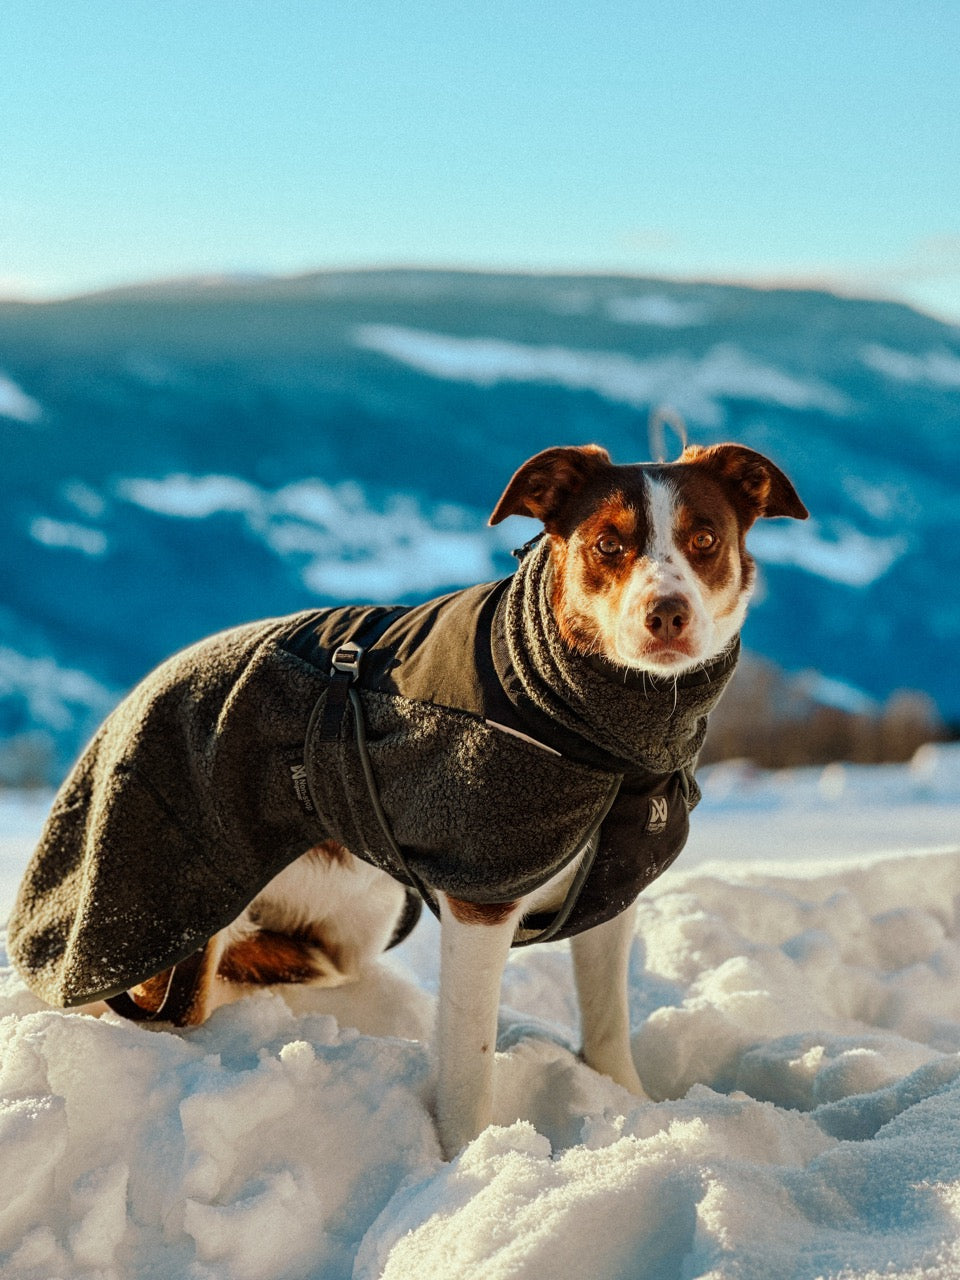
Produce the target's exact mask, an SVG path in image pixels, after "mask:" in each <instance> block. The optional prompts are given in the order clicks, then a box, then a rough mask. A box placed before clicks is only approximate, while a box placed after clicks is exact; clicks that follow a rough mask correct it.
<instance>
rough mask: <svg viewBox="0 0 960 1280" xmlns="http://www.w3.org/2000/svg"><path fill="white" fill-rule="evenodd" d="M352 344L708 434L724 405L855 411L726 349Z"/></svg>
mask: <svg viewBox="0 0 960 1280" xmlns="http://www.w3.org/2000/svg"><path fill="white" fill-rule="evenodd" d="M354 340H355V342H356V343H357V345H358V346H360V347H364V348H366V349H368V350H370V351H376V352H379V353H380V354H381V355H385V356H387V357H389V358H390V359H392V360H397V361H400V362H401V363H402V364H406V365H409V366H410V367H411V368H414V369H419V370H420V371H421V372H423V373H427V374H430V375H431V376H432V377H435V378H447V379H450V380H453V381H458V382H472V383H474V384H476V385H477V386H481V387H490V386H494V385H496V384H497V383H499V382H546V383H554V384H556V385H557V386H561V387H566V388H568V389H570V390H575V391H595V392H596V393H597V394H598V395H601V396H603V397H604V398H605V399H607V400H613V401H615V402H617V403H620V404H628V405H632V406H633V407H635V408H648V407H650V406H651V405H656V404H669V405H670V406H671V407H672V408H674V409H675V410H676V411H677V412H678V413H680V414H682V415H683V417H684V418H686V419H688V420H689V421H691V422H697V423H701V424H703V425H706V426H720V425H721V424H722V423H723V421H724V408H723V403H722V402H723V401H724V400H725V399H741V400H757V401H760V402H761V403H773V404H779V405H785V406H787V407H788V408H791V409H821V410H823V412H825V413H829V414H835V415H842V414H847V413H850V412H851V411H852V408H853V406H852V404H851V402H850V401H849V399H848V398H847V397H846V396H845V395H843V394H842V392H840V391H838V390H836V388H834V387H831V386H828V385H827V384H826V383H823V382H819V381H816V380H813V379H808V380H806V381H804V380H802V379H799V378H795V377H793V376H792V375H790V374H788V373H785V372H784V371H783V370H782V369H777V368H774V367H773V366H771V365H766V364H761V363H760V362H759V361H757V360H756V359H754V358H753V357H752V356H750V355H748V354H747V353H746V352H743V351H741V350H740V349H739V348H738V347H736V346H734V345H732V344H729V343H723V344H718V345H716V346H714V347H711V348H710V350H709V351H707V352H706V354H705V355H703V356H701V357H696V356H691V355H689V354H687V353H686V352H683V351H678V352H675V353H673V354H670V355H665V356H657V357H653V358H651V359H648V360H638V359H635V358H634V357H633V356H628V355H624V354H622V353H620V352H615V351H580V350H575V349H572V348H568V347H556V346H532V345H528V344H524V343H519V342H505V341H503V340H502V339H499V338H460V337H455V336H453V335H450V334H444V333H428V332H425V331H423V330H420V329H407V328H404V327H402V326H400V325H383V324H368V325H360V326H359V327H358V328H357V329H356V330H355V331H354Z"/></svg>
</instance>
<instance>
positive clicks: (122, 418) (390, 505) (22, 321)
mask: <svg viewBox="0 0 960 1280" xmlns="http://www.w3.org/2000/svg"><path fill="white" fill-rule="evenodd" d="M958 405H960V329H958V328H956V327H951V326H949V325H946V324H943V323H941V322H940V321H937V320H935V319H933V318H931V317H929V316H925V315H922V314H920V313H918V312H915V311H913V310H911V309H909V308H907V307H904V306H900V305H896V304H892V303H883V302H873V301H862V300H853V299H846V298H839V297H835V296H833V295H831V294H828V293H822V292H801V291H788V290H757V289H749V288H742V287H734V286H720V285H704V284H678V283H668V282H664V281H658V280H644V279H637V278H626V277H613V276H596V277H593V276H525V275H492V274H480V273H478V274H471V273H461V272H444V271H419V270H391V271H367V272H331V273H323V274H317V275H309V276H302V277H296V278H292V279H271V278H266V279H262V278H256V277H253V278H250V279H247V278H242V279H239V280H238V279H207V280H201V281H175V282H171V283H169V284H166V285H163V286H144V287H143V288H140V289H125V290H118V291H115V292H112V293H106V294H100V295H92V296H86V297H80V298H75V299H70V300H67V301H61V302H50V303H43V304H37V303H5V304H0V444H2V458H3V463H2V471H0V492H2V502H0V536H2V539H3V543H2V545H3V547H4V549H5V555H4V556H3V557H2V560H0V742H3V743H5V744H6V750H7V753H8V762H7V766H5V765H4V748H3V747H2V746H0V777H3V776H5V770H6V776H9V774H10V768H11V767H12V766H10V765H9V760H10V759H13V758H14V757H15V758H16V759H17V760H20V761H22V760H23V759H25V758H29V759H30V760H32V761H33V764H32V765H31V769H33V771H34V772H36V771H37V770H39V771H40V772H46V773H47V774H49V775H50V776H56V775H57V774H58V773H59V772H61V771H62V769H63V768H64V766H65V765H66V763H67V762H68V760H69V758H70V756H71V755H72V754H73V753H74V752H75V751H76V750H77V748H78V747H79V746H80V745H81V743H82V740H83V738H84V737H85V736H86V735H87V734H88V733H89V732H90V731H91V729H92V728H93V727H94V726H95V724H96V723H97V721H98V720H99V718H100V717H101V716H102V715H103V713H104V711H105V710H106V709H107V708H108V707H109V706H110V705H111V704H112V702H113V701H114V700H115V699H116V698H117V696H118V695H119V694H120V692H122V691H123V690H124V689H125V688H127V687H128V686H129V685H130V684H131V683H132V682H134V681H135V680H136V679H137V678H138V677H139V676H140V675H142V674H143V673H144V672H145V671H146V670H147V669H149V668H150V667H151V666H152V665H154V664H155V663H156V662H157V661H159V660H160V659H161V658H163V657H164V656H165V655H167V654H168V653H170V652H171V651H172V650H174V649H175V648H177V647H179V646H182V645H183V644H186V643H188V642H189V641H191V640H194V639H196V638H198V637H200V636H202V635H204V634H206V633H209V632H211V631H214V630H216V629H218V628H221V627H224V626H229V625H231V624H233V623H236V622H240V621H244V620H247V619H250V618H255V617H263V616H268V615H270V614H274V613H280V612H285V611H290V610H293V609H297V608H302V607H308V606H311V605H314V604H317V603H329V602H335V601H339V600H343V599H370V600H383V599H397V600H412V599H416V598H422V597H423V596H426V595H430V594H433V593H436V592H438V591H441V590H443V589H445V588H449V587H454V586H458V585H460V584H462V583H466V582H471V581H479V580H482V579H483V578H488V577H495V576H498V575H500V574H503V573H506V572H509V570H510V564H511V560H510V557H509V549H510V547H511V546H513V545H516V543H518V542H521V541H524V540H525V539H526V538H527V537H528V536H530V534H531V533H532V532H533V526H532V525H531V524H530V522H525V521H522V520H518V519H514V520H511V521H510V522H508V523H507V524H506V525H504V526H502V527H500V528H498V529H496V530H489V529H486V528H485V527H484V524H485V519H486V515H487V514H488V512H489V511H490V510H491V508H492V507H493V505H494V503H495V502H496V499H497V497H498V496H499V494H500V492H501V490H502V488H503V486H504V484H505V482H506V480H507V479H508V478H509V476H510V474H511V473H512V472H513V470H514V469H515V468H516V466H517V465H518V464H519V463H520V462H522V461H523V459H524V458H526V457H527V456H529V455H530V454H531V453H533V452H535V451H536V450H538V449H541V448H544V447H546V446H548V445H550V444H556V443H579V442H585V441H597V442H600V443H602V444H604V445H605V446H606V447H607V448H608V449H609V450H610V451H611V453H612V454H613V456H614V458H615V460H618V461H634V460H639V459H642V458H645V457H647V456H649V445H648V430H647V421H648V415H649V413H650V410H651V408H652V407H653V406H671V407H672V408H673V409H674V410H676V411H677V412H679V413H680V414H682V415H683V417H684V418H685V420H686V422H687V426H688V429H689V433H690V438H691V440H693V441H696V442H698V443H704V444H708V443H711V442H714V441H718V440H722V439H734V440H739V441H741V442H743V443H745V444H748V445H750V446H751V447H753V448H756V449H759V450H761V451H763V452H765V453H768V454H769V455H771V456H772V457H773V458H774V459H775V460H776V461H777V462H778V463H779V464H780V465H781V466H782V467H783V468H784V469H785V470H786V471H787V472H788V474H789V475H790V476H791V478H792V479H793V480H794V482H795V483H796V485H797V488H798V490H799V492H800V494H801V496H802V497H803V499H804V501H805V502H806V504H807V506H808V507H809V508H810V511H811V513H812V519H811V520H810V521H808V522H806V523H805V524H803V525H800V524H795V523H794V522H786V521H782V522H781V521H776V522H770V523H765V524H762V525H761V526H758V527H757V528H756V529H755V530H754V532H753V533H752V534H751V546H752V550H753V551H754V554H755V555H756V556H757V559H758V561H759V562H760V564H761V570H762V591H761V598H760V599H759V600H758V602H757V604H756V605H755V607H754V609H753V611H752V614H751V617H750V619H749V621H748V624H747V629H746V633H745V640H746V643H747V644H748V645H749V646H750V647H751V648H752V649H754V650H755V651H757V652H759V653H760V654H763V655H765V656H766V657H768V658H771V659H773V660H774V661H776V662H777V663H779V664H780V665H782V666H783V667H785V668H786V669H787V670H788V671H800V670H808V669H809V670H813V671H817V672H820V673H822V675H823V676H824V677H825V678H826V679H827V681H829V682H831V684H830V687H831V688H833V689H834V690H836V689H838V688H842V689H848V690H850V697H852V698H853V699H854V700H856V699H865V700H866V702H869V700H870V699H885V698H886V697H887V696H888V695H889V694H890V693H891V691H893V690H895V689H898V688H901V687H912V688H916V689H920V690H924V691H926V692H927V693H928V694H929V695H930V696H931V697H932V698H933V699H934V700H935V701H936V703H937V705H938V706H939V708H940V711H941V713H942V714H943V715H944V716H945V717H947V718H948V719H950V720H953V721H958V720H960V681H958V680H957V679H956V677H955V674H954V667H953V662H954V657H955V650H956V644H957V639H958V635H960V596H958V593H957V590H956V583H957V581H958V579H960V538H958V537H957V534H956V528H957V518H956V513H957V505H958V498H960V433H958V431H957V425H958ZM668 443H669V444H670V445H671V446H672V445H673V443H674V442H673V441H672V439H670V440H669V441H668ZM921 606H922V607H921ZM844 696H846V695H844ZM11 752H13V755H10V753H11ZM28 772H29V771H28Z"/></svg>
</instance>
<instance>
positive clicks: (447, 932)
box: [437, 893, 521, 1159]
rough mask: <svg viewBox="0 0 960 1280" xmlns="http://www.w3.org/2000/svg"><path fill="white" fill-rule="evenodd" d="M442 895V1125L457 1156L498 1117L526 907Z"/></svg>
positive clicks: (449, 1150) (447, 1147) (447, 1148)
mask: <svg viewBox="0 0 960 1280" xmlns="http://www.w3.org/2000/svg"><path fill="white" fill-rule="evenodd" d="M439 898H440V1006H439V1017H438V1029H437V1059H438V1061H437V1068H438V1080H437V1128H438V1130H439V1133H440V1143H441V1146H442V1147H443V1150H444V1154H445V1155H446V1156H447V1158H448V1159H452V1157H453V1156H455V1155H456V1153H457V1152H458V1151H459V1150H460V1148H461V1147H462V1146H464V1144H465V1143H467V1142H470V1141H471V1139H473V1138H475V1137H476V1136H477V1134H478V1133H480V1132H481V1131H482V1130H483V1129H485V1128H486V1127H487V1125H488V1124H489V1123H490V1117H491V1112H492V1108H493V1055H494V1052H495V1050H496V1044H497V1010H498V1007H499V1004H500V979H501V977H502V976H503V967H504V965H505V964H506V961H507V955H508V953H509V951H510V943H511V942H512V941H513V934H514V930H515V928H516V924H517V919H518V917H519V915H520V911H521V907H520V904H519V903H513V902H505V903H497V904H494V905H487V906H478V905H477V904H475V903H471V902H462V901H460V900H459V899H458V898H450V897H447V896H446V895H445V894H442V893H441V894H440V895H439Z"/></svg>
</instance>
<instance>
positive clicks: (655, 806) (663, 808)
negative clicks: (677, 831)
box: [647, 796, 670, 836]
mask: <svg viewBox="0 0 960 1280" xmlns="http://www.w3.org/2000/svg"><path fill="white" fill-rule="evenodd" d="M669 815H670V808H669V805H668V804H667V801H666V798H665V797H664V796H654V797H653V799H652V800H651V801H650V816H649V817H648V818H647V833H648V834H649V835H651V836H658V835H660V833H661V832H662V831H666V829H667V818H668V817H669Z"/></svg>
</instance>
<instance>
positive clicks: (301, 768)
mask: <svg viewBox="0 0 960 1280" xmlns="http://www.w3.org/2000/svg"><path fill="white" fill-rule="evenodd" d="M289 769H290V777H291V778H292V780H293V789H294V791H295V792H296V793H297V799H298V800H299V801H300V807H301V808H302V809H303V811H304V812H305V813H314V812H316V811H315V809H314V807H313V801H312V800H311V799H310V788H309V787H308V786H307V766H306V765H305V764H291V765H290V766H289Z"/></svg>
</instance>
